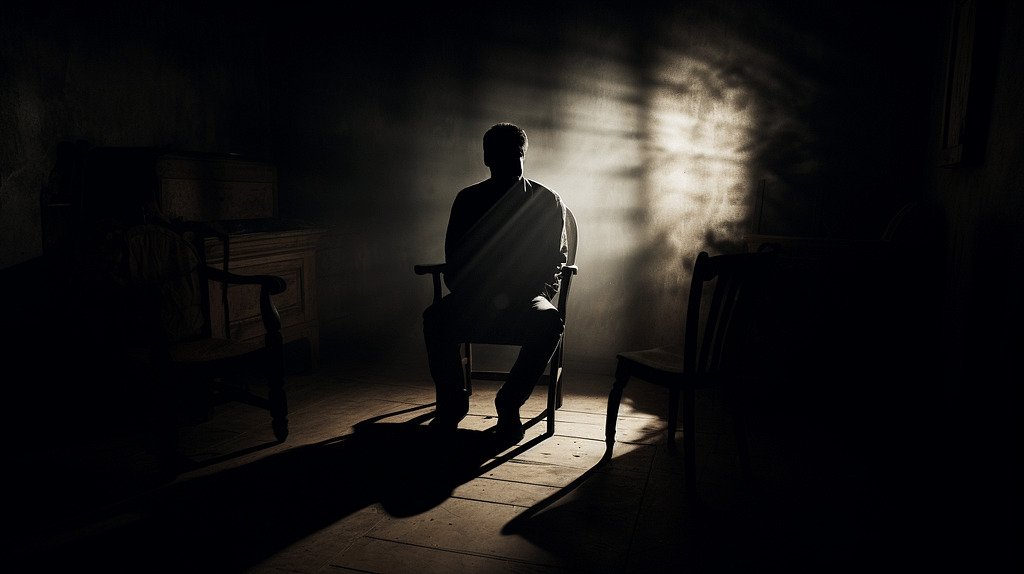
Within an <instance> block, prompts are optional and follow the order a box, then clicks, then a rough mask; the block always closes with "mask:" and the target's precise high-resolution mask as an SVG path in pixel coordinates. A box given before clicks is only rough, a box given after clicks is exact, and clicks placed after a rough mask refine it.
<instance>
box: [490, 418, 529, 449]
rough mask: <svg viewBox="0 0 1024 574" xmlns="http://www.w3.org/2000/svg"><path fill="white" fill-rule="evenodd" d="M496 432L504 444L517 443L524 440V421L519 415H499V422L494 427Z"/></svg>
mask: <svg viewBox="0 0 1024 574" xmlns="http://www.w3.org/2000/svg"><path fill="white" fill-rule="evenodd" d="M494 434H495V436H497V437H498V440H499V441H501V443H502V444H509V445H513V444H517V443H518V442H519V441H521V440H523V436H524V434H525V433H524V432H523V423H522V422H521V421H520V420H519V417H516V418H512V417H505V418H502V417H498V424H497V425H495V427H494Z"/></svg>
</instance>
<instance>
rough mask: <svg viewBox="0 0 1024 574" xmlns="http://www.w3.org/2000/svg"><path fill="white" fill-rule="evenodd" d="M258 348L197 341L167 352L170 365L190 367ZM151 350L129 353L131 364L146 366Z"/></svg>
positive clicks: (230, 341)
mask: <svg viewBox="0 0 1024 574" xmlns="http://www.w3.org/2000/svg"><path fill="white" fill-rule="evenodd" d="M257 349H258V347H257V346H256V345H254V344H253V343H251V342H246V343H243V342H241V341H234V340H231V339H199V340H196V341H186V342H182V343H176V344H174V345H171V346H170V347H169V348H168V349H167V352H168V354H169V355H170V360H171V363H172V364H176V365H192V364H200V363H210V362H215V361H224V360H228V359H233V358H239V357H242V356H244V355H246V354H248V353H251V352H252V351H255V350H257ZM150 353H151V349H149V348H146V347H140V348H137V349H134V350H132V351H131V355H130V356H131V358H132V362H133V363H135V364H137V365H144V364H147V363H148V362H149V360H150Z"/></svg>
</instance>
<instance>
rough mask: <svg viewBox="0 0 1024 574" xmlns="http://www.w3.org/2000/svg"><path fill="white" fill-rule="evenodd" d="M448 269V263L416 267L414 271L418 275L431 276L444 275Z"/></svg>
mask: <svg viewBox="0 0 1024 574" xmlns="http://www.w3.org/2000/svg"><path fill="white" fill-rule="evenodd" d="M447 267H448V265H447V264H446V263H431V264H428V265H416V266H414V267H413V268H412V269H413V271H415V272H416V274H417V275H429V274H431V273H444V272H445V269H447Z"/></svg>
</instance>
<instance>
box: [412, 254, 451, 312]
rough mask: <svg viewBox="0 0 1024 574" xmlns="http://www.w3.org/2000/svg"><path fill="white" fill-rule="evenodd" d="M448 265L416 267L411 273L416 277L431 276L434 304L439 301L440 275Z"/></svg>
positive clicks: (434, 264) (437, 264) (436, 264)
mask: <svg viewBox="0 0 1024 574" xmlns="http://www.w3.org/2000/svg"><path fill="white" fill-rule="evenodd" d="M447 268H448V265H447V264H445V263H431V264H429V265H416V266H415V267H413V268H412V269H413V271H415V272H416V274H417V275H433V276H434V277H433V279H434V302H435V303H437V302H438V301H440V300H441V274H442V273H444V272H445V270H446V269H447Z"/></svg>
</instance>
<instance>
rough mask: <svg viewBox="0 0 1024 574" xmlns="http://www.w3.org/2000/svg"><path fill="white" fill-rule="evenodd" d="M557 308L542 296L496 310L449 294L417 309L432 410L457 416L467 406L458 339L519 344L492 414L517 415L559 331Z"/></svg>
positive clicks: (556, 339) (460, 414) (559, 323)
mask: <svg viewBox="0 0 1024 574" xmlns="http://www.w3.org/2000/svg"><path fill="white" fill-rule="evenodd" d="M562 329H563V326H562V318H561V317H560V316H559V313H558V309H557V308H556V307H555V306H554V305H552V304H551V302H550V301H548V299H547V298H546V297H544V296H537V297H534V298H533V300H532V301H530V302H528V303H527V304H524V305H522V306H519V307H510V308H507V309H505V310H502V311H493V310H492V309H486V308H484V309H482V308H481V307H480V306H479V305H477V304H475V302H468V301H465V300H462V299H460V298H459V297H456V296H454V295H448V296H447V297H443V298H442V299H441V300H440V301H438V302H436V303H434V304H433V305H431V306H430V307H428V308H427V310H426V311H424V312H423V336H424V339H425V341H426V345H427V359H428V361H429V364H430V375H431V376H432V377H433V379H434V388H435V390H436V393H437V411H438V416H450V417H452V418H457V419H461V418H462V416H464V415H465V414H466V411H467V409H468V407H469V397H468V395H467V393H466V384H465V377H464V375H463V369H462V355H461V353H460V352H459V345H460V343H484V344H486V343H491V344H507V345H521V346H522V348H521V349H520V351H519V357H518V358H517V359H516V362H515V365H513V366H512V370H511V371H509V375H508V380H506V381H505V384H504V385H502V387H501V389H500V390H499V391H498V395H497V397H496V398H495V400H494V404H495V407H496V408H497V411H498V417H499V418H504V417H506V416H507V417H512V418H515V419H518V417H519V407H521V406H522V405H523V403H525V402H526V399H528V398H530V394H531V393H532V392H533V388H534V387H535V386H536V385H537V380H538V379H540V376H541V375H542V374H544V367H545V366H546V365H547V363H548V361H549V360H550V359H551V355H552V353H554V351H555V347H557V346H558V341H559V339H560V338H561V336H562Z"/></svg>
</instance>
